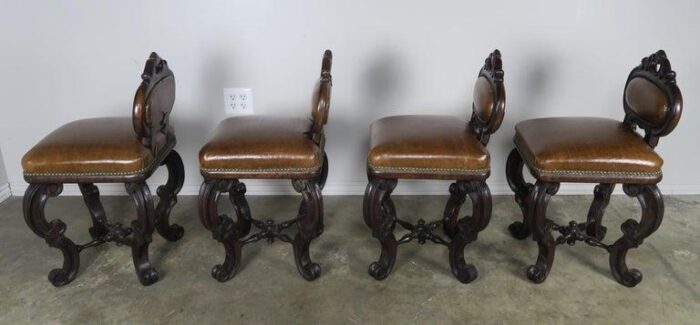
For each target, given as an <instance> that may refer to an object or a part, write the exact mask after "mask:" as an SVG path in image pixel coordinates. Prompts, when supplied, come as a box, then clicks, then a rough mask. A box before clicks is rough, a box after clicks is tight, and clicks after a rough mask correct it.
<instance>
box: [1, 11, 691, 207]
mask: <svg viewBox="0 0 700 325" xmlns="http://www.w3.org/2000/svg"><path fill="white" fill-rule="evenodd" d="M699 18H700V2H698V1H695V0H687V1H673V2H670V1H658V0H655V1H611V0H596V1H560V0H552V1H519V0H513V1H474V2H471V3H466V2H465V1H406V0H401V1H398V0H397V1H376V0H374V1H369V0H354V1H328V0H314V1H284V0H280V1H269V0H266V1H261V0H258V1H229V0H227V1H111V2H109V3H107V2H106V1H87V0H86V1H28V0H16V1H7V0H5V1H2V2H1V3H0V48H1V49H2V50H1V51H0V99H1V100H2V101H1V103H2V104H1V106H0V109H1V110H2V118H0V132H1V133H0V134H1V135H2V136H1V137H0V147H2V148H3V150H4V161H5V165H6V167H7V172H8V176H9V180H10V182H11V184H12V187H13V189H14V190H15V195H21V193H22V192H21V191H22V190H23V189H24V188H26V186H25V183H24V180H23V179H22V170H21V166H20V159H21V157H22V155H23V154H24V153H25V152H26V151H27V150H28V149H29V148H30V147H31V146H32V145H34V144H35V143H36V142H37V141H39V140H40V139H41V138H42V137H43V136H44V135H46V134H47V133H48V132H50V131H51V130H53V129H55V128H56V127H58V126H60V125H62V124H64V123H66V122H69V121H71V120H75V119H80V118H87V117H96V116H112V115H118V116H130V114H131V111H130V110H131V102H132V98H133V94H134V91H135V89H136V87H137V85H138V83H139V81H140V79H139V74H140V73H141V69H142V66H143V63H144V60H145V59H146V58H147V56H148V54H149V52H150V51H153V50H155V51H157V52H158V53H160V54H161V55H162V56H163V57H164V58H166V59H167V60H168V62H169V63H170V66H171V67H172V69H173V70H174V72H175V74H176V79H177V87H178V88H177V100H176V103H175V110H174V112H173V115H172V122H173V123H174V125H175V127H176V134H177V137H178V141H179V143H178V147H177V150H178V151H180V153H181V154H182V156H183V159H184V161H185V166H186V173H187V179H186V186H185V190H184V191H185V192H186V193H189V194H196V192H197V188H198V186H199V184H200V182H201V177H200V175H199V173H198V169H197V152H198V150H199V147H200V146H201V145H202V144H203V143H204V142H205V140H206V138H207V135H208V134H209V133H210V131H211V130H212V129H213V128H214V126H215V125H216V124H217V123H218V122H219V121H220V120H221V119H222V118H224V114H223V99H222V88H223V87H228V86H245V87H252V88H253V92H254V96H255V110H256V113H258V114H283V115H294V116H305V115H306V114H308V111H309V108H308V106H309V104H308V103H309V99H310V91H311V86H312V83H313V82H314V80H315V79H316V77H317V75H318V72H319V68H320V60H321V55H322V51H323V49H325V48H331V49H333V51H334V54H335V56H334V64H333V77H334V78H333V81H334V88H333V100H332V105H331V106H332V107H331V115H330V119H329V123H328V126H327V137H328V146H327V148H328V152H329V156H330V163H331V170H330V176H329V179H328V186H327V188H326V190H325V193H326V194H361V193H362V191H363V189H364V186H365V184H366V183H365V182H366V179H365V171H364V169H365V167H364V164H365V157H366V156H365V155H366V150H367V145H368V125H369V123H370V122H371V121H373V120H375V119H377V118H380V117H382V116H387V115H393V114H424V113H426V114H427V113H429V114H451V115H456V116H462V117H464V118H467V117H468V116H469V114H470V112H469V107H470V103H471V89H472V85H473V82H474V80H475V78H476V74H477V72H478V69H479V68H480V67H481V65H482V63H483V60H484V58H485V57H486V55H487V54H488V53H489V52H490V51H491V50H492V49H494V48H499V49H500V50H501V51H502V53H503V59H504V69H505V72H506V74H505V82H506V89H507V93H508V102H507V106H506V116H505V122H504V123H503V125H502V127H501V130H499V132H498V133H497V134H496V135H495V136H494V137H493V138H492V140H491V143H490V145H489V149H490V150H491V154H492V157H493V166H492V168H493V173H492V177H491V179H490V180H489V183H490V185H491V188H492V191H493V192H494V193H507V187H506V185H505V184H506V182H505V176H504V171H503V170H504V164H505V159H506V155H507V153H508V151H509V150H510V148H511V147H512V144H511V139H512V136H513V125H514V124H515V123H516V122H517V121H520V120H523V119H528V118H534V117H542V116H554V115H560V116H561V115H593V116H607V117H612V118H618V119H621V118H622V116H623V112H622V89H623V85H624V82H625V78H626V77H627V74H628V72H629V70H630V69H631V68H632V67H634V66H635V65H637V64H638V63H639V60H640V59H641V58H642V57H643V56H646V55H648V54H650V53H652V52H653V51H655V50H657V49H659V48H663V49H665V50H666V51H667V53H668V55H669V57H670V59H671V62H672V64H673V68H674V69H675V70H676V71H677V72H678V84H679V85H680V88H681V90H682V91H683V95H684V98H685V103H686V107H685V112H684V114H683V118H682V119H681V122H680V125H679V126H678V128H677V129H676V131H675V132H674V133H673V134H671V135H670V136H669V137H666V138H663V139H662V140H661V142H660V145H659V147H658V151H659V152H660V154H661V155H662V156H663V157H664V158H665V159H666V163H665V166H664V174H665V176H664V180H663V182H662V190H663V191H664V192H666V193H700V173H698V171H697V166H700V151H699V150H698V149H697V148H698V147H697V140H698V138H699V136H700V131H698V128H697V125H698V122H700V117H699V115H698V109H697V107H696V106H697V105H696V103H697V102H698V98H699V90H700V65H699V64H698V61H699V60H698V57H699V56H700V51H699V50H700V46H699V45H698V42H697V38H698V30H699V28H700V19H699ZM162 178H163V173H162V172H161V173H160V174H158V175H157V177H156V179H155V180H154V183H155V182H156V181H159V180H162ZM287 184H288V183H287V182H285V183H277V182H250V183H249V192H252V193H279V192H280V191H290V187H289V186H287ZM401 184H403V185H400V186H399V189H398V192H403V193H407V192H412V193H446V191H447V189H446V187H443V186H442V185H444V184H445V183H439V182H435V183H421V184H415V183H410V182H409V184H408V185H407V184H406V183H401ZM283 185H284V186H283ZM590 190H591V187H590V186H583V187H582V186H563V187H562V191H561V192H563V193H576V192H584V193H590ZM66 191H67V192H72V193H75V192H76V189H75V188H72V187H68V188H67V190H66ZM105 191H107V192H110V193H111V192H114V191H117V192H119V193H122V192H123V191H122V189H121V188H119V187H107V190H104V189H103V192H105Z"/></svg>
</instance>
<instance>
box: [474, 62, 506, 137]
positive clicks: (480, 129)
mask: <svg viewBox="0 0 700 325" xmlns="http://www.w3.org/2000/svg"><path fill="white" fill-rule="evenodd" d="M503 75H504V72H503V62H502V61H501V52H500V51H499V50H494V51H493V52H492V53H491V54H490V55H489V56H488V57H487V58H486V62H484V66H483V67H482V68H481V70H480V71H479V76H478V78H477V80H478V79H479V78H486V80H487V81H488V83H489V84H491V90H492V94H493V100H492V101H490V102H492V103H493V107H492V108H491V109H490V110H488V112H489V113H490V114H487V115H488V118H483V117H482V114H479V107H477V105H475V104H474V103H472V117H471V120H470V122H469V123H470V124H471V125H472V127H473V128H474V130H475V131H476V133H477V138H478V139H479V141H481V143H483V144H484V145H486V144H488V142H489V137H490V136H491V134H492V133H494V132H496V131H497V130H498V128H499V127H500V126H501V122H503V116H504V115H505V112H506V89H505V86H504V85H503Z"/></svg>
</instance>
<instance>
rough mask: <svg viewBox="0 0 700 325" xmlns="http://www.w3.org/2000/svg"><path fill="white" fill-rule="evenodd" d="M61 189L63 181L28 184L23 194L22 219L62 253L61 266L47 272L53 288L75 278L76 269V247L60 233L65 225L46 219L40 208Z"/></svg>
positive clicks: (77, 259) (59, 192)
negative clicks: (58, 182) (60, 182)
mask: <svg viewBox="0 0 700 325" xmlns="http://www.w3.org/2000/svg"><path fill="white" fill-rule="evenodd" d="M61 191H63V184H29V187H28V188H27V191H26V192H25V193H24V207H23V208H24V221H25V222H26V223H27V226H29V228H30V229H31V230H32V231H33V232H34V233H35V234H36V235H37V236H39V237H41V238H44V239H45V240H46V243H47V244H48V245H49V246H50V247H54V248H58V249H60V250H61V252H62V253H63V267H61V268H60V269H53V270H51V272H49V282H51V284H53V285H54V286H56V287H60V286H64V285H66V284H68V283H70V282H71V281H73V280H74V279H75V277H76V276H77V275H78V268H80V255H79V253H80V252H79V250H78V247H77V246H76V245H75V243H73V241H72V240H70V239H68V238H67V237H66V236H64V233H65V232H66V224H65V223H63V221H61V220H60V219H54V220H51V221H46V216H45V215H44V207H45V206H46V201H47V200H48V199H49V197H56V196H58V195H59V194H61Z"/></svg>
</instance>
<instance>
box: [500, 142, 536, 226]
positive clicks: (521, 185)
mask: <svg viewBox="0 0 700 325" xmlns="http://www.w3.org/2000/svg"><path fill="white" fill-rule="evenodd" d="M523 165H524V162H523V158H522V157H521V156H520V153H519V152H518V149H513V150H512V151H511V152H510V154H509V155H508V161H507V162H506V177H507V179H508V186H510V189H511V190H513V193H515V202H517V203H518V206H520V210H521V211H522V213H523V221H516V222H514V223H512V224H510V226H508V231H509V232H510V234H511V236H513V238H515V239H525V238H527V237H528V236H530V233H531V231H530V221H529V220H528V215H527V203H528V202H527V199H528V197H529V195H530V193H531V192H532V191H533V189H534V185H532V184H530V183H526V182H525V178H524V177H523Z"/></svg>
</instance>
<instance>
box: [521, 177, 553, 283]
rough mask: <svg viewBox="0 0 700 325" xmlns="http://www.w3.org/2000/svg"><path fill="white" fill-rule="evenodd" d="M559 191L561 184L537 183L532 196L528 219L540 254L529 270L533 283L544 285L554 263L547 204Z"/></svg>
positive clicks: (529, 203)
mask: <svg viewBox="0 0 700 325" xmlns="http://www.w3.org/2000/svg"><path fill="white" fill-rule="evenodd" d="M558 190H559V183H548V182H542V181H537V183H536V184H535V188H534V190H533V192H532V194H531V195H530V197H529V199H528V202H527V207H528V214H527V215H528V219H529V220H531V227H532V237H533V238H532V239H533V240H535V241H537V246H538V248H539V253H538V255H537V262H536V263H535V265H530V267H528V268H527V273H526V274H527V277H528V279H530V280H531V281H532V282H535V283H542V282H543V281H544V280H545V279H546V278H547V275H549V271H550V270H551V269H552V263H553V262H554V249H555V248H556V245H557V244H556V242H555V241H554V237H552V233H551V232H550V229H549V227H548V226H547V215H546V214H547V204H549V198H550V197H551V196H552V195H554V194H556V193H557V191H558Z"/></svg>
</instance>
